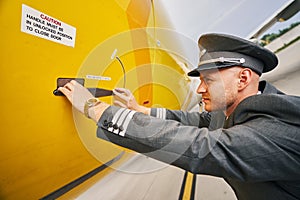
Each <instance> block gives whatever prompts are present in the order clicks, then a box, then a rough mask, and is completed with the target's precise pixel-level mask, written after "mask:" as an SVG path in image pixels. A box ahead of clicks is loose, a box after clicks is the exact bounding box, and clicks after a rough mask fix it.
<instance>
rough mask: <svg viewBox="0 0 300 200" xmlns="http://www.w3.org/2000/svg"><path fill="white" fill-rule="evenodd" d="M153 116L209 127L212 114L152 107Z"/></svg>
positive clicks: (184, 123)
mask: <svg viewBox="0 0 300 200" xmlns="http://www.w3.org/2000/svg"><path fill="white" fill-rule="evenodd" d="M150 115H151V116H153V117H156V118H160V119H168V120H175V121H178V122H180V123H181V124H183V125H188V126H197V127H208V126H209V123H210V120H211V114H210V113H208V112H202V113H199V112H184V111H180V110H168V109H166V108H151V113H150Z"/></svg>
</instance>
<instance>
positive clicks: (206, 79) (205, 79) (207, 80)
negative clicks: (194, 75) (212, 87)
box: [203, 78, 213, 83]
mask: <svg viewBox="0 0 300 200" xmlns="http://www.w3.org/2000/svg"><path fill="white" fill-rule="evenodd" d="M203 81H204V82H205V83H211V82H212V81H213V79H211V78H204V79H203Z"/></svg>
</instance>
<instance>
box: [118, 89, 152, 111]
mask: <svg viewBox="0 0 300 200" xmlns="http://www.w3.org/2000/svg"><path fill="white" fill-rule="evenodd" d="M113 93H114V96H113V97H114V105H116V106H120V107H123V108H128V109H130V110H135V111H137V112H142V113H144V114H147V115H150V108H147V107H145V106H141V105H139V104H138V103H137V102H136V100H135V98H134V96H133V94H132V93H131V92H130V90H127V89H125V88H116V89H114V90H113Z"/></svg>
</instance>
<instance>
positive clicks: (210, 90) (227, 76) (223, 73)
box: [197, 68, 238, 112]
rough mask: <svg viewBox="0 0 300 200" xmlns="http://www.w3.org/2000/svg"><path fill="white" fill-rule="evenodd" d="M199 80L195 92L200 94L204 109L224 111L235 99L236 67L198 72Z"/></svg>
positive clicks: (236, 90) (236, 91)
mask: <svg viewBox="0 0 300 200" xmlns="http://www.w3.org/2000/svg"><path fill="white" fill-rule="evenodd" d="M200 81H201V83H200V85H199V87H198V89H197V93H199V94H201V95H202V102H203V103H204V105H205V110H206V111H208V112H211V111H216V110H222V111H226V109H228V108H229V107H230V106H232V105H233V104H234V103H235V101H236V100H237V95H238V88H237V81H238V70H237V69H235V68H225V69H213V70H205V71H202V72H201V74H200Z"/></svg>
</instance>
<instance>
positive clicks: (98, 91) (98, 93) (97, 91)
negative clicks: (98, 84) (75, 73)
mask: <svg viewBox="0 0 300 200" xmlns="http://www.w3.org/2000/svg"><path fill="white" fill-rule="evenodd" d="M71 80H75V81H77V82H78V83H79V84H81V85H83V86H84V79H83V78H58V79H57V80H56V89H55V90H54V91H53V94H54V95H55V96H64V94H63V93H62V92H60V91H58V88H59V87H63V86H64V85H65V84H67V83H68V82H70V81H71ZM87 89H88V90H89V91H90V92H91V93H92V94H93V95H94V96H95V97H105V96H111V95H113V91H112V90H107V89H103V88H87Z"/></svg>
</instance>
